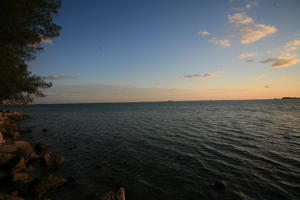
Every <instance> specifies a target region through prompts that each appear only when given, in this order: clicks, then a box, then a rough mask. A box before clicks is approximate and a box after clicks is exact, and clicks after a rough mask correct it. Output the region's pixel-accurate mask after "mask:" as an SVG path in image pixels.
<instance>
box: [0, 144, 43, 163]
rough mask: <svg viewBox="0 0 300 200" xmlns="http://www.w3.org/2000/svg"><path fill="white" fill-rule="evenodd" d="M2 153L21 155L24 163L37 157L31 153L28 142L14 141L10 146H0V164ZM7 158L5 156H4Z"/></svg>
mask: <svg viewBox="0 0 300 200" xmlns="http://www.w3.org/2000/svg"><path fill="white" fill-rule="evenodd" d="M3 153H10V154H13V155H22V156H23V157H24V158H25V162H27V161H28V160H30V159H33V158H37V157H38V156H37V155H36V153H35V152H34V151H33V149H32V146H31V144H30V143H29V142H26V141H16V142H14V143H11V144H8V143H6V144H2V145H0V164H1V158H2V156H4V155H2V154H3ZM6 156H7V155H6Z"/></svg>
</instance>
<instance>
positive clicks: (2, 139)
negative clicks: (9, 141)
mask: <svg viewBox="0 0 300 200" xmlns="http://www.w3.org/2000/svg"><path fill="white" fill-rule="evenodd" d="M3 143H5V139H4V137H3V134H2V132H1V131H0V144H3Z"/></svg>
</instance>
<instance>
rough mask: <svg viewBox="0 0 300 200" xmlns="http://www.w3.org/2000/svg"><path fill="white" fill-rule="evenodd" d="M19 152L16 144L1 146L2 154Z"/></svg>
mask: <svg viewBox="0 0 300 200" xmlns="http://www.w3.org/2000/svg"><path fill="white" fill-rule="evenodd" d="M16 151H18V147H17V146H16V145H15V144H1V145H0V153H13V152H16Z"/></svg>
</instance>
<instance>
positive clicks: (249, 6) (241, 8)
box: [230, 1, 258, 11]
mask: <svg viewBox="0 0 300 200" xmlns="http://www.w3.org/2000/svg"><path fill="white" fill-rule="evenodd" d="M230 3H232V2H230ZM257 4H258V3H257V1H250V2H248V3H247V4H246V5H245V6H243V7H238V8H233V10H238V11H244V10H247V9H250V8H253V7H255V6H257Z"/></svg>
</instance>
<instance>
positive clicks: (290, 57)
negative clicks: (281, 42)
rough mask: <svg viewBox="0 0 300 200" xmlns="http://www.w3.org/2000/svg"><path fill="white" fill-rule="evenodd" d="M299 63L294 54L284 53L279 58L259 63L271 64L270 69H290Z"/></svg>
mask: <svg viewBox="0 0 300 200" xmlns="http://www.w3.org/2000/svg"><path fill="white" fill-rule="evenodd" d="M299 61H300V59H299V58H297V57H296V56H295V55H294V54H290V53H284V54H281V55H280V56H277V57H275V58H267V59H265V60H263V61H261V63H273V64H272V68H283V67H290V66H293V65H295V64H297V63H298V62H299Z"/></svg>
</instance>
